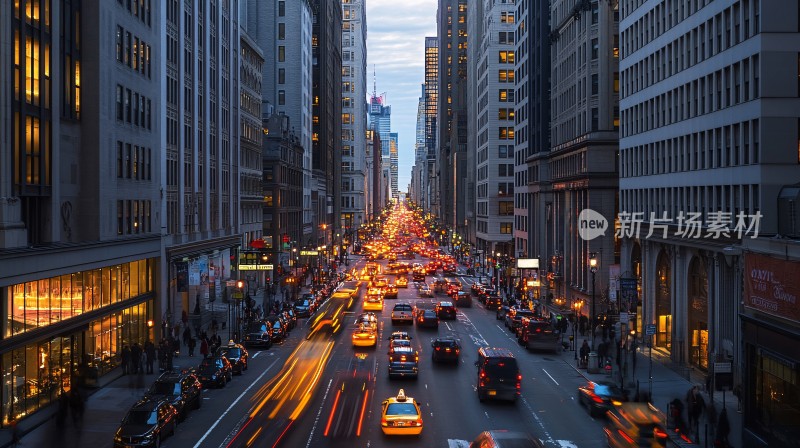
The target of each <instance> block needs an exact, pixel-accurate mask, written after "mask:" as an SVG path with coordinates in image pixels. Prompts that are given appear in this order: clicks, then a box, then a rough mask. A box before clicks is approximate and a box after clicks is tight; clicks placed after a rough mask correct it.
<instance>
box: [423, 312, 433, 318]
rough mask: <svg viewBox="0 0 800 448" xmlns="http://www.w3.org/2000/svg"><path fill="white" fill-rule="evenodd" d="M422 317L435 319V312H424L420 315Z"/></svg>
mask: <svg viewBox="0 0 800 448" xmlns="http://www.w3.org/2000/svg"><path fill="white" fill-rule="evenodd" d="M422 317H430V318H434V317H436V312H435V311H433V310H425V312H424V313H422Z"/></svg>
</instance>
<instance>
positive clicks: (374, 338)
mask: <svg viewBox="0 0 800 448" xmlns="http://www.w3.org/2000/svg"><path fill="white" fill-rule="evenodd" d="M377 343H378V331H377V330H376V329H375V327H373V326H371V325H369V324H367V323H363V322H362V323H359V324H358V327H356V329H355V330H353V347H375V345H376V344H377Z"/></svg>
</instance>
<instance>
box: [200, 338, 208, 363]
mask: <svg viewBox="0 0 800 448" xmlns="http://www.w3.org/2000/svg"><path fill="white" fill-rule="evenodd" d="M200 355H201V356H202V357H203V358H205V357H206V356H208V340H206V338H200Z"/></svg>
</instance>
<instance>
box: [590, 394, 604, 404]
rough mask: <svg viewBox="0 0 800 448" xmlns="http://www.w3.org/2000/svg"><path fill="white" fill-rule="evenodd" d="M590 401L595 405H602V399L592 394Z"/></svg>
mask: <svg viewBox="0 0 800 448" xmlns="http://www.w3.org/2000/svg"><path fill="white" fill-rule="evenodd" d="M592 401H594V402H595V403H602V402H603V399H602V398H600V397H599V396H597V395H596V394H592Z"/></svg>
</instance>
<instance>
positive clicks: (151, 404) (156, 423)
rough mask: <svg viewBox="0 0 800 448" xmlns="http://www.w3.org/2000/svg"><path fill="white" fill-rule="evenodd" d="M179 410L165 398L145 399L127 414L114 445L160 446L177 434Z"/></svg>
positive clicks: (124, 446) (121, 446) (115, 436)
mask: <svg viewBox="0 0 800 448" xmlns="http://www.w3.org/2000/svg"><path fill="white" fill-rule="evenodd" d="M176 426H178V411H177V410H175V407H174V406H172V405H171V404H170V403H169V401H168V400H165V399H144V400H141V401H139V402H137V403H136V404H134V405H133V407H132V408H131V409H130V410H129V411H128V413H127V414H125V417H124V418H123V419H122V422H121V423H120V426H119V428H118V429H117V432H116V433H115V434H114V447H115V448H117V447H120V448H127V447H131V446H135V447H150V446H153V447H155V446H159V445H161V441H162V440H164V439H166V438H167V437H169V436H171V435H173V434H175V427H176Z"/></svg>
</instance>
